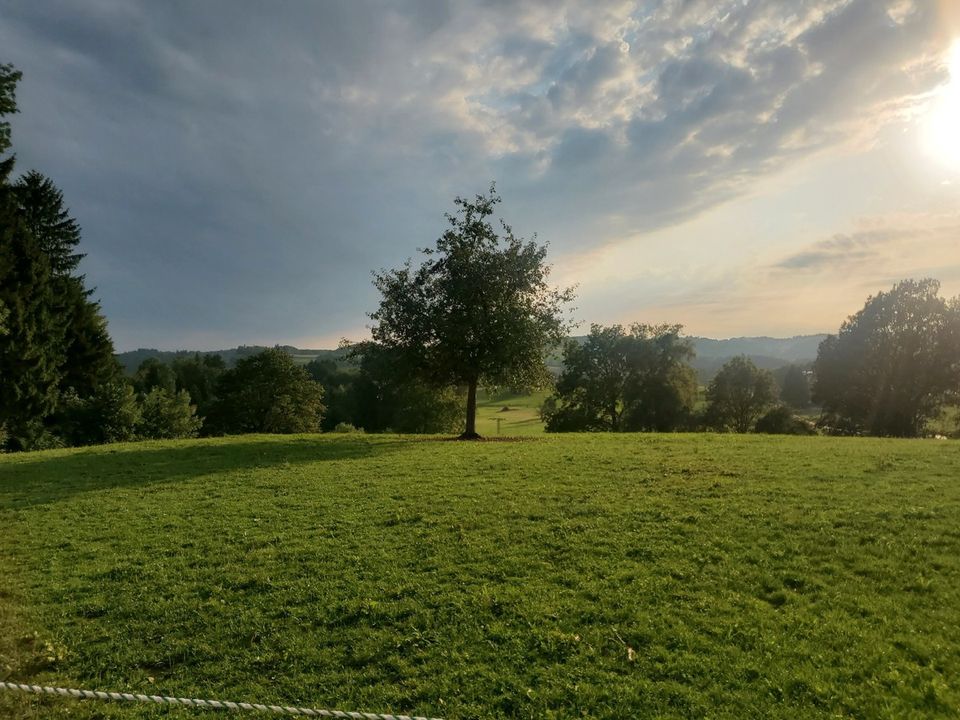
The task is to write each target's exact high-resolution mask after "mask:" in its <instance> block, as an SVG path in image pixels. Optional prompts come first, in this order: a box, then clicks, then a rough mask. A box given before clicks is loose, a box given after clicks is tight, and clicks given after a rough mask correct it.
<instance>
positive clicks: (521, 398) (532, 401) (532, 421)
mask: <svg viewBox="0 0 960 720" xmlns="http://www.w3.org/2000/svg"><path fill="white" fill-rule="evenodd" d="M548 394H549V393H547V392H534V393H531V394H529V395H492V396H491V395H489V394H488V393H486V392H484V391H481V392H480V395H479V397H478V398H477V432H478V433H480V434H481V435H483V436H485V437H495V436H497V435H502V436H505V437H516V436H524V437H525V436H528V435H543V421H542V420H540V406H541V405H543V401H544V400H545V399H546V397H547V395H548ZM498 420H499V423H498V422H497V421H498Z"/></svg>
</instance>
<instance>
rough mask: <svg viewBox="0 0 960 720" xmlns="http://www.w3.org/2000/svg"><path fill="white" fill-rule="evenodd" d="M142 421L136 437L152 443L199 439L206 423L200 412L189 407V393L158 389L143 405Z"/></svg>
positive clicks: (155, 389) (138, 426)
mask: <svg viewBox="0 0 960 720" xmlns="http://www.w3.org/2000/svg"><path fill="white" fill-rule="evenodd" d="M140 413H141V414H140V421H139V422H138V423H137V430H136V432H137V436H138V437H141V438H148V439H153V440H160V439H179V438H191V437H196V436H197V433H198V432H199V431H200V426H201V425H202V424H203V421H202V420H201V419H200V418H198V417H197V409H196V407H195V406H193V405H191V404H190V393H188V392H187V391H186V390H181V391H180V392H177V393H171V392H170V391H169V390H167V389H166V388H162V387H155V388H154V389H153V390H151V391H150V392H148V393H147V394H146V396H145V397H144V398H143V400H142V401H141V403H140Z"/></svg>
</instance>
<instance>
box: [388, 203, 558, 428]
mask: <svg viewBox="0 0 960 720" xmlns="http://www.w3.org/2000/svg"><path fill="white" fill-rule="evenodd" d="M500 201H501V199H500V196H499V195H497V192H496V188H495V187H494V185H492V184H491V186H490V191H489V193H488V194H487V195H477V196H476V197H475V198H474V199H473V200H469V199H465V198H462V197H457V198H456V199H455V200H454V204H455V205H456V211H455V213H454V214H452V215H451V214H448V215H447V216H446V218H447V221H448V222H449V224H450V227H449V228H448V229H447V231H446V232H445V233H444V234H443V235H442V236H441V237H440V239H438V240H437V242H436V245H435V247H433V248H424V249H422V252H423V253H424V255H426V258H425V260H424V261H423V263H422V264H421V265H420V267H418V268H414V267H412V265H411V263H410V261H408V262H407V263H406V265H404V266H403V267H401V268H399V269H395V270H389V271H382V272H379V273H375V279H374V285H375V286H376V288H377V289H378V290H379V291H380V293H381V295H382V299H381V301H380V307H379V308H378V309H377V310H376V312H374V313H372V314H371V315H370V317H371V318H372V319H373V320H374V322H375V325H374V326H373V328H372V333H373V338H374V340H375V341H376V342H377V343H380V344H381V345H383V346H384V347H385V348H387V349H389V350H394V351H396V352H397V354H398V356H399V358H400V360H401V362H402V364H403V366H404V367H405V368H406V369H407V370H408V371H409V372H410V373H411V374H414V375H417V376H420V377H422V378H423V379H425V380H427V381H428V382H430V383H432V384H435V385H440V386H443V385H452V384H456V385H461V386H466V388H467V404H466V429H465V430H464V432H463V434H462V435H461V436H460V437H461V438H462V439H475V438H478V437H479V435H478V434H477V431H476V413H477V386H478V385H480V384H481V383H484V384H492V385H512V386H527V387H536V386H542V385H544V384H546V382H547V381H548V379H549V374H548V371H547V369H546V366H545V364H544V352H545V350H546V349H547V348H548V347H555V346H556V345H558V344H560V342H561V341H562V340H563V338H564V336H565V335H566V332H567V330H568V325H567V323H566V322H565V321H564V318H563V307H564V305H565V304H566V303H568V302H569V301H571V300H572V299H573V290H572V288H571V289H565V290H556V289H553V288H551V287H549V286H548V284H547V278H548V276H549V273H550V267H549V266H548V265H546V264H545V262H544V260H545V258H546V254H547V248H546V247H545V246H542V245H538V244H537V243H536V242H535V241H534V240H530V241H524V240H522V239H521V238H517V237H516V236H515V235H514V234H513V230H512V229H511V228H510V226H509V225H507V224H506V223H505V222H503V221H502V220H501V221H500V230H501V232H502V235H501V234H498V232H497V230H496V229H495V228H494V226H493V225H492V224H491V222H490V220H489V219H488V218H490V216H492V215H493V212H494V207H495V206H496V205H497V204H498V203H499V202H500Z"/></svg>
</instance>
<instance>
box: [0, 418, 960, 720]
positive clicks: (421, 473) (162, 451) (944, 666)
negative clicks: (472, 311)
mask: <svg viewBox="0 0 960 720" xmlns="http://www.w3.org/2000/svg"><path fill="white" fill-rule="evenodd" d="M0 527H2V533H0V679H11V680H16V681H26V682H33V683H38V684H57V685H64V686H71V687H89V688H98V689H106V690H123V691H130V692H145V693H149V694H167V695H178V696H190V697H203V698H219V699H227V700H243V701H254V702H274V701H277V702H282V703H284V704H296V705H305V706H312V707H331V708H340V709H345V710H369V711H379V712H385V711H398V712H404V711H407V712H415V713H417V714H423V715H435V716H436V715H439V716H443V717H446V718H451V719H459V718H495V717H516V718H580V717H591V718H628V717H629V718H667V717H678V718H682V717H710V718H746V717H772V718H797V717H824V718H827V717H850V718H910V717H915V718H931V717H944V718H947V717H957V715H958V714H960V687H958V678H960V443H956V442H952V441H934V440H930V441H896V440H879V439H856V438H826V437H812V438H773V437H764V436H748V437H735V436H729V435H712V434H702V435H623V436H610V435H604V436H588V435H579V436H557V437H554V436H544V437H541V438H529V439H526V440H523V441H517V442H482V443H456V442H448V441H446V440H440V439H427V438H412V437H398V436H361V435H356V436H342V435H341V436H292V437H278V436H247V437H237V438H228V439H220V440H202V441H185V442H166V443H161V442H156V443H140V444H126V445H116V446H106V447H100V448H88V449H79V450H62V451H49V452H43V453H35V454H22V455H8V456H0ZM208 715H209V711H207V712H206V713H205V712H204V711H199V710H193V711H191V710H183V709H174V710H167V709H155V708H152V707H148V706H131V705H126V704H125V705H118V704H109V703H103V702H100V701H77V700H66V699H57V698H45V699H37V698H35V697H31V698H26V697H22V696H12V695H9V694H5V693H3V692H2V691H0V717H14V718H67V717H69V718H94V717H97V718H99V717H107V718H143V717H158V718H159V717H164V718H170V717H176V718H187V717H190V718H194V717H204V716H208Z"/></svg>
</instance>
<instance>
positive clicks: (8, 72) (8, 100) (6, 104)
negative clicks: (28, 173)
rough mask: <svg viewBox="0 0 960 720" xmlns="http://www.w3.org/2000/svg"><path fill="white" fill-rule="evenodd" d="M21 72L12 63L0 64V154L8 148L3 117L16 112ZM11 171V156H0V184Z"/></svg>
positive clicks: (8, 135) (7, 134) (8, 125)
mask: <svg viewBox="0 0 960 720" xmlns="http://www.w3.org/2000/svg"><path fill="white" fill-rule="evenodd" d="M20 77H21V73H20V71H18V70H16V69H15V68H14V67H13V65H3V64H0V155H2V154H3V153H5V152H6V151H7V150H9V149H10V123H9V121H7V120H3V118H4V117H5V116H7V115H13V114H14V113H15V112H17V83H18V82H20ZM11 172H13V156H12V155H11V156H10V157H8V158H3V157H0V185H5V184H6V182H7V178H9V177H10V173H11Z"/></svg>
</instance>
